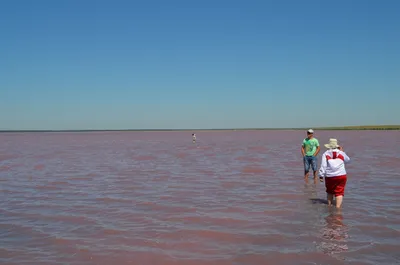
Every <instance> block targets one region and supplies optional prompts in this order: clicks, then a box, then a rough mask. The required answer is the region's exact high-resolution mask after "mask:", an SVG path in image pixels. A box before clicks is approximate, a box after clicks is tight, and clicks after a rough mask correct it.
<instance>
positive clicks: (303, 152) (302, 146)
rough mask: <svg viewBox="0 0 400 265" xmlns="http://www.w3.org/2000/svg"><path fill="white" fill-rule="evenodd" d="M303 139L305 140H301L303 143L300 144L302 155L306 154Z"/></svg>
mask: <svg viewBox="0 0 400 265" xmlns="http://www.w3.org/2000/svg"><path fill="white" fill-rule="evenodd" d="M304 141H305V140H303V143H302V144H301V154H302V155H303V157H305V156H306V152H305V151H304Z"/></svg>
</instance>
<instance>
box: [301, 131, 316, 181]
mask: <svg viewBox="0 0 400 265" xmlns="http://www.w3.org/2000/svg"><path fill="white" fill-rule="evenodd" d="M319 150H320V146H319V142H318V140H317V138H315V137H314V130H313V129H309V130H308V131H307V137H306V138H305V139H304V140H303V143H302V144H301V153H302V155H303V163H304V180H305V181H307V182H308V175H309V172H310V166H311V168H312V170H313V174H314V183H317V171H318V168H317V155H318V153H319Z"/></svg>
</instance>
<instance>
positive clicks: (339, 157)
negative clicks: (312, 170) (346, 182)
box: [322, 148, 350, 178]
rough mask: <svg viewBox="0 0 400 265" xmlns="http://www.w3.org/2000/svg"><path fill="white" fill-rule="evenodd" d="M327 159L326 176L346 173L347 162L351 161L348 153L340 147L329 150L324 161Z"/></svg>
mask: <svg viewBox="0 0 400 265" xmlns="http://www.w3.org/2000/svg"><path fill="white" fill-rule="evenodd" d="M324 160H325V161H326V167H325V177H327V178H329V177H337V176H344V175H346V174H347V173H346V167H345V164H346V163H348V162H349V161H350V158H349V157H348V156H347V154H346V153H345V152H343V151H341V150H340V149H338V148H335V149H331V150H327V151H326V152H325V153H324V154H323V157H322V161H323V162H322V163H324Z"/></svg>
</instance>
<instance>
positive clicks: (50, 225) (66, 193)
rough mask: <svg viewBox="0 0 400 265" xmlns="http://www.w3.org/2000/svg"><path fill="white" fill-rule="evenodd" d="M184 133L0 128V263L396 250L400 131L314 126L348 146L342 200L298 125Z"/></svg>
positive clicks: (385, 257)
mask: <svg viewBox="0 0 400 265" xmlns="http://www.w3.org/2000/svg"><path fill="white" fill-rule="evenodd" d="M191 133H192V132H95V133H16V134H12V133H3V134H0V143H1V144H0V264H4V265H5V264H15V265H16V264H18V265H23V264H43V265H45V264H52V265H53V264H71V265H75V264H76V265H78V264H105V265H106V264H107V265H108V264H121V265H123V264H140V265H142V264H145V265H147V264H149V265H181V264H182V265H183V264H184V265H200V264H201V265H203V264H204V265H211V264H218V265H225V264H234V265H236V264H237V265H239V264H246V265H253V264H254V265H260V264H288V265H290V264H293V265H299V264H324V265H325V264H332V265H333V264H359V265H361V264H365V265H366V264H381V265H383V264H400V254H399V253H400V252H399V251H398V250H399V245H400V244H399V242H400V241H399V239H400V219H399V213H400V207H399V203H398V202H399V192H398V191H399V188H400V152H399V151H400V150H399V149H400V148H399V146H400V132H398V131H361V132H356V131H331V132H328V131H321V132H316V137H317V138H318V139H319V140H320V143H321V144H322V143H324V142H327V141H328V139H329V138H330V137H336V138H338V139H339V141H340V142H341V143H342V145H343V146H344V148H345V151H346V152H347V153H348V155H349V156H350V158H351V159H352V163H351V164H349V165H348V167H347V169H348V174H349V179H348V185H347V187H346V194H345V199H344V204H343V209H342V210H341V212H337V211H335V210H332V209H328V206H327V205H326V204H325V203H326V202H325V197H326V195H325V189H324V185H323V184H321V183H317V184H316V185H314V184H313V182H312V181H311V179H310V182H309V184H305V183H304V180H303V177H302V173H303V172H302V160H301V154H300V144H301V141H302V140H303V138H304V136H305V135H304V133H303V132H301V131H232V132H215V131H214V132H198V133H197V138H198V141H197V143H196V144H192V142H191ZM322 150H324V149H322Z"/></svg>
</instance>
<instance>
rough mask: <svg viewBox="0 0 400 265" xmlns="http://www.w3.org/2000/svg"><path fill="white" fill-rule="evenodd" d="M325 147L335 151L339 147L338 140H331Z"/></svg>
mask: <svg viewBox="0 0 400 265" xmlns="http://www.w3.org/2000/svg"><path fill="white" fill-rule="evenodd" d="M324 145H325V147H326V148H328V149H334V148H338V147H339V144H338V140H337V139H334V138H331V139H329V143H328V144H324Z"/></svg>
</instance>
